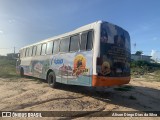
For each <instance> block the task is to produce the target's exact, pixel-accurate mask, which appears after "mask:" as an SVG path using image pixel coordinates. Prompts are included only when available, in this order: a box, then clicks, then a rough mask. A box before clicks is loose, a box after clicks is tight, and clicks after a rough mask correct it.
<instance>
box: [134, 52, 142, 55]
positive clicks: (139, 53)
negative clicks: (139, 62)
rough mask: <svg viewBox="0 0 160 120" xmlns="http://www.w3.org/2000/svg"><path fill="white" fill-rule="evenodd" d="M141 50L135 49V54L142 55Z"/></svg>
mask: <svg viewBox="0 0 160 120" xmlns="http://www.w3.org/2000/svg"><path fill="white" fill-rule="evenodd" d="M142 54H143V51H136V53H135V55H142Z"/></svg>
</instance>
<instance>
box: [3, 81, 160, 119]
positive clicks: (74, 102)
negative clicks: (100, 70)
mask: <svg viewBox="0 0 160 120" xmlns="http://www.w3.org/2000/svg"><path fill="white" fill-rule="evenodd" d="M123 88H126V89H123ZM0 110H1V111H91V110H97V111H111V110H112V111H135V110H136V111H160V82H154V81H152V82H149V81H145V80H144V79H143V78H132V80H131V82H130V83H129V84H128V85H125V86H122V87H111V88H105V89H104V90H103V92H96V91H95V90H93V89H90V88H87V87H79V86H67V85H60V86H59V87H58V88H56V89H52V88H50V87H48V84H47V83H45V82H44V81H41V80H35V79H34V78H18V79H4V78H0ZM48 119H50V118H48ZM75 119H81V118H75ZM93 119H100V118H93ZM112 119H115V118H112ZM126 119H128V118H126ZM130 119H132V118H130ZM134 119H135V118H134ZM136 119H138V118H136ZM143 119H145V118H143ZM150 119H152V118H150ZM153 119H158V118H153Z"/></svg>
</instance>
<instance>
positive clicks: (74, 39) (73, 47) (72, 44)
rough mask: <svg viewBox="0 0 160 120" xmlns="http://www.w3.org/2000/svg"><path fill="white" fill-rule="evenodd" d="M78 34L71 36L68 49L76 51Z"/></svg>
mask: <svg viewBox="0 0 160 120" xmlns="http://www.w3.org/2000/svg"><path fill="white" fill-rule="evenodd" d="M79 40H80V38H79V35H75V36H72V37H71V41H70V51H78V50H79Z"/></svg>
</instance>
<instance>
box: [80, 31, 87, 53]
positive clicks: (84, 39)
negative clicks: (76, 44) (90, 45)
mask: <svg viewBox="0 0 160 120" xmlns="http://www.w3.org/2000/svg"><path fill="white" fill-rule="evenodd" d="M86 43H87V32H86V33H82V34H81V44H80V50H86Z"/></svg>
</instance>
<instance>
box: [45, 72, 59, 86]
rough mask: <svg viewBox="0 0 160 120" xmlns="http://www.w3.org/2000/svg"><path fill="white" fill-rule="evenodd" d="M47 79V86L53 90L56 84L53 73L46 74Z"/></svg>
mask: <svg viewBox="0 0 160 120" xmlns="http://www.w3.org/2000/svg"><path fill="white" fill-rule="evenodd" d="M47 78H48V84H49V86H50V87H52V88H55V87H56V86H57V83H56V76H55V74H54V72H50V73H49V74H48V77H47Z"/></svg>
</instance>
